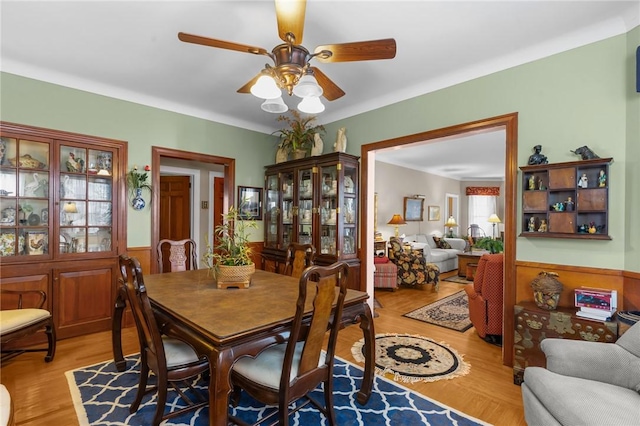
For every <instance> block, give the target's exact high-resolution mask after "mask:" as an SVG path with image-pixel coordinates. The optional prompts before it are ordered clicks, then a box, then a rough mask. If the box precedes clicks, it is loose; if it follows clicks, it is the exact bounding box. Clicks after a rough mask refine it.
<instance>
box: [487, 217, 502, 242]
mask: <svg viewBox="0 0 640 426" xmlns="http://www.w3.org/2000/svg"><path fill="white" fill-rule="evenodd" d="M489 223H491V224H493V231H491V236H492V237H493V239H494V240H495V239H496V224H498V223H502V221H501V220H500V218H499V217H498V215H497V214H495V213H494V214H492V215H491V216H489Z"/></svg>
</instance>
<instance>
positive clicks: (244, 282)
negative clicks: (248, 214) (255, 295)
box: [203, 204, 258, 288]
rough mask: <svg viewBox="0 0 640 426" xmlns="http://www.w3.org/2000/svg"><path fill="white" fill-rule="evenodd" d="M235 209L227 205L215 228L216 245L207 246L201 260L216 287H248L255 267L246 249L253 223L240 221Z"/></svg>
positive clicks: (240, 208)
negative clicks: (220, 222)
mask: <svg viewBox="0 0 640 426" xmlns="http://www.w3.org/2000/svg"><path fill="white" fill-rule="evenodd" d="M240 211H242V204H240V206H239V207H238V208H235V207H233V206H231V207H230V208H229V211H228V212H227V213H224V214H223V215H222V217H223V219H222V224H221V225H218V226H216V229H215V231H214V232H215V235H216V236H217V237H218V239H217V244H215V245H212V244H210V243H207V249H206V252H205V254H204V256H203V260H204V262H205V264H206V265H207V267H208V268H209V271H211V272H212V273H213V276H214V277H215V279H216V281H217V284H218V288H227V287H244V288H248V287H249V284H250V282H251V276H252V275H253V274H254V273H255V271H256V266H255V264H254V263H253V260H252V259H251V247H249V233H248V230H249V229H257V228H258V223H257V222H256V221H255V220H241V219H240Z"/></svg>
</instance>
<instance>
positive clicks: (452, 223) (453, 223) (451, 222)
mask: <svg viewBox="0 0 640 426" xmlns="http://www.w3.org/2000/svg"><path fill="white" fill-rule="evenodd" d="M444 226H446V227H448V228H451V227H454V226H458V224H457V223H456V220H455V219H454V218H453V216H449V219H447V221H446V222H445V224H444Z"/></svg>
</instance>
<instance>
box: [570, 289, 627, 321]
mask: <svg viewBox="0 0 640 426" xmlns="http://www.w3.org/2000/svg"><path fill="white" fill-rule="evenodd" d="M575 304H576V307H577V308H579V309H578V312H576V315H577V316H579V317H582V318H589V319H595V320H599V321H610V320H611V317H612V316H613V314H615V313H616V309H617V308H618V292H617V291H616V290H607V289H601V288H589V287H581V288H577V289H576V290H575Z"/></svg>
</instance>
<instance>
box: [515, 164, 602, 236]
mask: <svg viewBox="0 0 640 426" xmlns="http://www.w3.org/2000/svg"><path fill="white" fill-rule="evenodd" d="M612 162H613V159H612V158H597V159H594V160H582V161H572V162H567V163H554V164H541V165H535V166H524V167H520V170H522V233H521V234H520V235H521V236H523V237H546V238H580V239H599V240H610V239H611V237H610V236H609V226H608V210H609V165H610V164H611V163H612Z"/></svg>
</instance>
